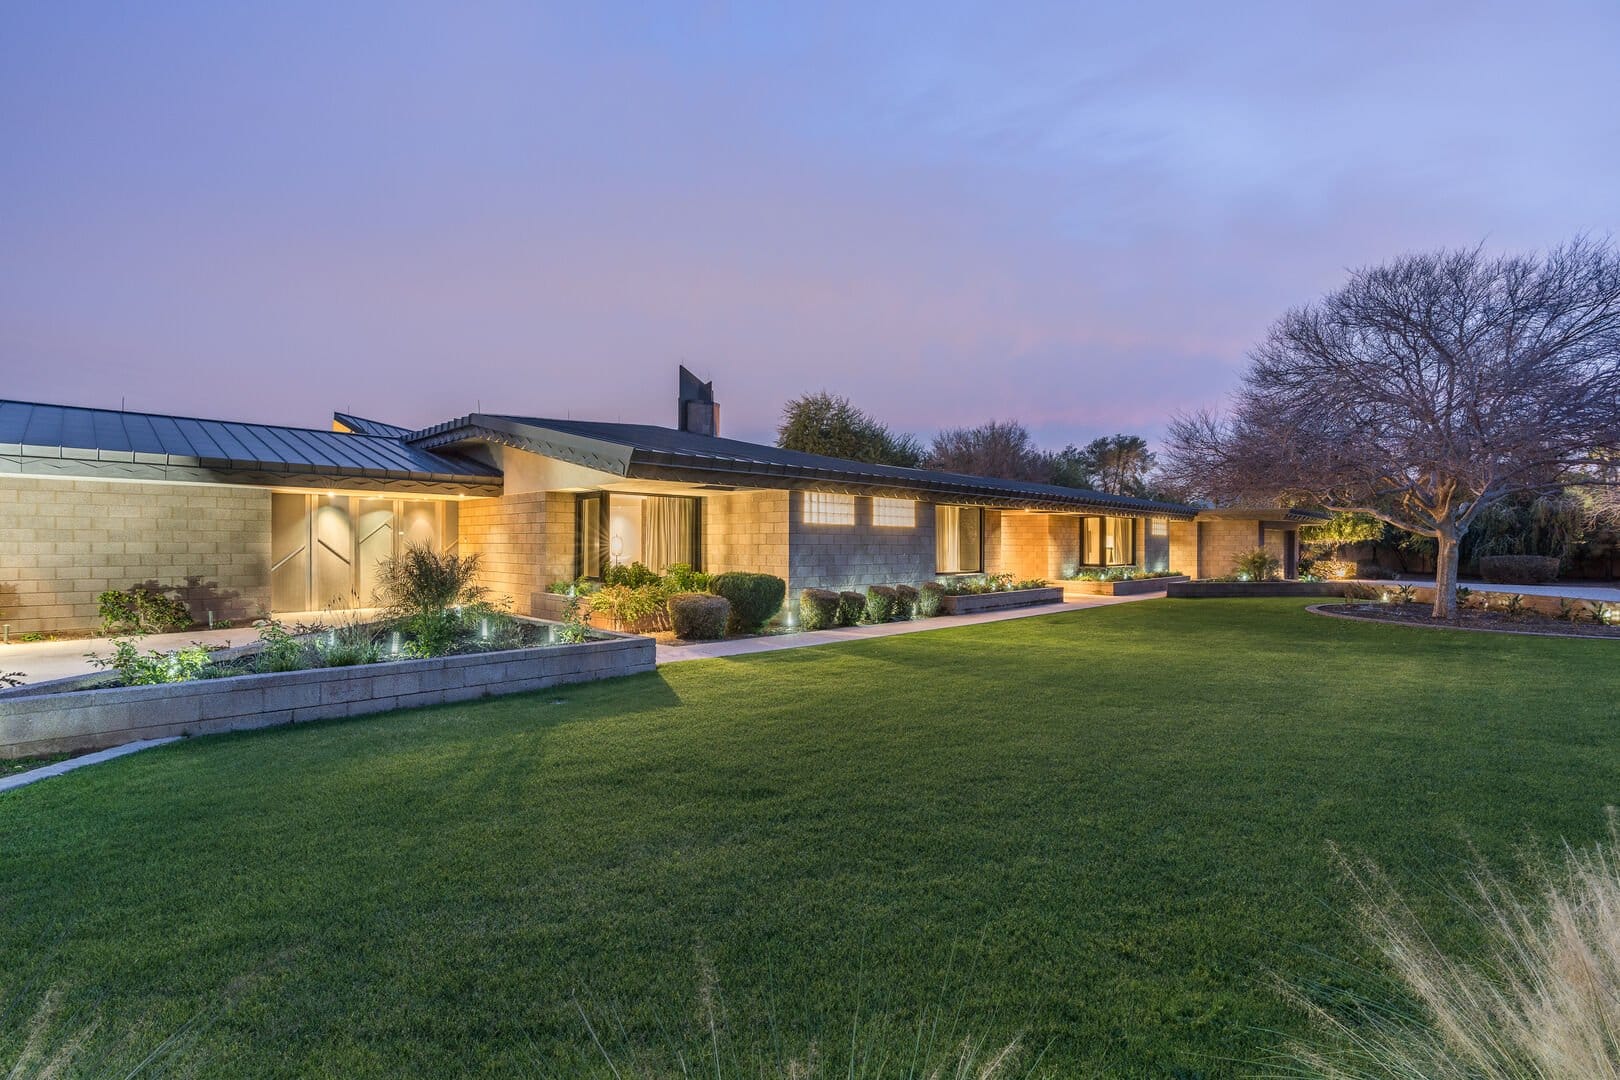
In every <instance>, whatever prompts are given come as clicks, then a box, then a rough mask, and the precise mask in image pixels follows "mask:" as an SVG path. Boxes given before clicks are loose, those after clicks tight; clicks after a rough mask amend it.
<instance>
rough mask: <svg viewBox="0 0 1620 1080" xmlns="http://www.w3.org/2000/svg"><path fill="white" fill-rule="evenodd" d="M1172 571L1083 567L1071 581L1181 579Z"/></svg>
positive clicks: (1070, 577)
mask: <svg viewBox="0 0 1620 1080" xmlns="http://www.w3.org/2000/svg"><path fill="white" fill-rule="evenodd" d="M1180 576H1181V575H1180V574H1177V573H1175V572H1174V571H1172V570H1144V569H1142V568H1141V567H1140V566H1108V567H1082V568H1081V569H1079V570H1076V571H1075V572H1074V573H1073V574H1070V575H1069V580H1070V581H1137V580H1139V579H1141V578H1162V577H1180Z"/></svg>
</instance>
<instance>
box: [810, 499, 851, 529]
mask: <svg viewBox="0 0 1620 1080" xmlns="http://www.w3.org/2000/svg"><path fill="white" fill-rule="evenodd" d="M802 494H803V498H802V499H801V500H800V502H799V523H800V524H802V525H815V526H817V527H819V528H824V529H851V528H854V527H855V524H856V514H855V496H853V495H846V494H844V493H843V492H841V491H806V492H803V493H802ZM821 499H847V500H849V502H848V506H849V520H848V521H843V520H839V521H818V520H816V519H815V518H812V517H811V516H810V507H811V503H812V501H817V502H818V504H819V500H821ZM840 517H842V515H840Z"/></svg>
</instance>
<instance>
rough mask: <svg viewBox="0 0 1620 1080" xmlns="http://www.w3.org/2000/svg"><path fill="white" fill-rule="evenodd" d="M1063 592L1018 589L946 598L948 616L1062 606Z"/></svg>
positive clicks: (1054, 589)
mask: <svg viewBox="0 0 1620 1080" xmlns="http://www.w3.org/2000/svg"><path fill="white" fill-rule="evenodd" d="M1062 602H1063V590H1062V589H1058V588H1050V589H1018V590H1016V591H1013V592H993V593H968V594H966V595H963V596H947V597H945V598H944V605H945V612H946V614H948V615H973V614H976V613H978V612H981V611H1001V610H1002V609H1004V608H1017V607H1032V606H1034V605H1036V604H1061V603H1062Z"/></svg>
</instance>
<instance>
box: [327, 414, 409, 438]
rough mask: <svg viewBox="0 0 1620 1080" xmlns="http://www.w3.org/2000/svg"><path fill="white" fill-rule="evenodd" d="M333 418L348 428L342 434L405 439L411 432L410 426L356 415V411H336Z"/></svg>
mask: <svg viewBox="0 0 1620 1080" xmlns="http://www.w3.org/2000/svg"><path fill="white" fill-rule="evenodd" d="M332 420H333V422H335V423H338V424H342V425H343V427H344V428H345V429H346V430H344V431H343V432H341V434H344V435H381V436H383V437H384V438H389V439H403V438H404V437H405V436H407V435H409V434H410V433H411V429H410V428H408V427H401V426H400V425H398V424H385V423H384V422H383V421H381V420H372V419H370V418H368V417H364V416H356V415H355V414H354V413H346V412H336V411H334V412H333V413H332Z"/></svg>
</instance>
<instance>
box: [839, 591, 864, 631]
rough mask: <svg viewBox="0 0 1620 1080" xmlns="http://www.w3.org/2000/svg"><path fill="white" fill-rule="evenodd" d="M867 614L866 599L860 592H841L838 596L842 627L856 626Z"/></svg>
mask: <svg viewBox="0 0 1620 1080" xmlns="http://www.w3.org/2000/svg"><path fill="white" fill-rule="evenodd" d="M865 614H866V597H864V596H862V595H861V594H860V593H858V592H841V593H839V594H838V624H839V625H840V626H854V625H855V624H856V623H858V622H860V621H861V616H863V615H865Z"/></svg>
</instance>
